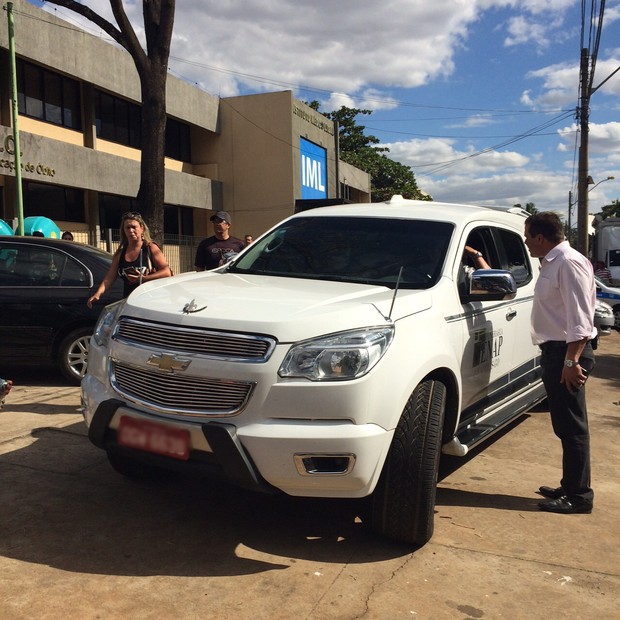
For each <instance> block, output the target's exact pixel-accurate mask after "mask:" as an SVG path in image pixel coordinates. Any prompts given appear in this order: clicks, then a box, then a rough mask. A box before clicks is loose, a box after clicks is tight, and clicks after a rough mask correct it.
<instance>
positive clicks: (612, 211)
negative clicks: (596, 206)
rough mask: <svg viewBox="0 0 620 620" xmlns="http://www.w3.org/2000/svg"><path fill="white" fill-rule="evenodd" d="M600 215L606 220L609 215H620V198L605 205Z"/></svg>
mask: <svg viewBox="0 0 620 620" xmlns="http://www.w3.org/2000/svg"><path fill="white" fill-rule="evenodd" d="M600 215H601V217H602V218H603V219H604V220H606V219H607V218H608V217H620V200H618V199H617V198H616V200H614V201H613V202H612V203H611V204H610V205H605V206H604V207H603V208H602V209H601V212H600Z"/></svg>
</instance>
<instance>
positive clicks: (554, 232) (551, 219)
mask: <svg viewBox="0 0 620 620" xmlns="http://www.w3.org/2000/svg"><path fill="white" fill-rule="evenodd" d="M525 225H526V226H527V227H528V230H529V231H530V235H531V236H532V237H535V236H536V235H542V236H543V237H544V238H545V239H546V240H547V241H551V243H560V242H561V241H564V225H563V224H562V220H560V217H559V215H558V214H557V213H553V212H552V211H544V212H542V213H535V214H534V215H530V216H529V217H528V218H527V219H526V220H525Z"/></svg>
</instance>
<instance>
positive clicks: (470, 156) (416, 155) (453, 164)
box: [380, 138, 529, 175]
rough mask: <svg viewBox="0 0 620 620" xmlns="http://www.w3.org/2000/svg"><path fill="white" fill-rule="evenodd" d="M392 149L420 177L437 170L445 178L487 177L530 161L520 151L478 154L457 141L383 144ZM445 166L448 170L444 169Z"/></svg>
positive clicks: (399, 159)
mask: <svg viewBox="0 0 620 620" xmlns="http://www.w3.org/2000/svg"><path fill="white" fill-rule="evenodd" d="M380 146H382V147H387V148H389V149H390V152H389V153H388V156H389V157H390V158H391V159H394V160H396V161H399V162H401V163H402V164H405V165H406V166H411V167H412V168H413V170H414V172H415V173H416V174H428V173H429V171H437V172H436V174H438V175H443V174H446V172H447V171H450V173H451V174H457V175H458V174H465V173H472V174H476V175H484V174H486V173H489V172H493V171H497V170H506V169H509V168H522V167H524V166H526V165H527V164H528V162H529V158H528V157H526V156H524V155H521V154H520V153H517V152H516V151H489V152H485V153H482V154H477V153H478V151H477V150H476V149H475V148H474V147H473V146H469V147H468V148H467V150H465V151H458V150H456V149H455V148H454V141H453V140H449V139H442V138H430V139H428V140H421V139H414V140H408V141H403V142H392V143H389V144H381V145H380ZM444 166H445V168H444Z"/></svg>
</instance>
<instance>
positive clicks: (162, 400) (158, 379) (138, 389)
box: [110, 360, 255, 418]
mask: <svg viewBox="0 0 620 620" xmlns="http://www.w3.org/2000/svg"><path fill="white" fill-rule="evenodd" d="M110 370H111V372H110V381H111V383H112V387H113V388H114V389H115V390H116V391H117V392H118V393H119V394H120V395H121V396H124V397H125V398H127V399H128V400H130V401H133V402H135V403H138V404H141V405H146V406H147V407H150V408H152V409H154V410H156V411H159V412H161V413H165V414H170V415H178V416H186V417H192V418H196V417H198V418H199V417H205V418H212V417H217V416H230V415H235V414H236V413H239V412H240V411H241V410H242V409H243V408H244V407H245V405H246V404H247V402H248V400H249V398H250V395H251V393H252V390H253V388H254V385H255V384H254V383H252V382H249V381H248V382H244V381H228V380H224V379H210V378H207V377H196V376H192V375H186V374H185V373H175V372H162V371H159V370H150V369H148V368H143V367H140V366H133V365H130V364H125V363H123V362H121V361H119V360H112V362H111V368H110Z"/></svg>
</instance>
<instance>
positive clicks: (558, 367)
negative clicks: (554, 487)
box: [540, 341, 594, 503]
mask: <svg viewBox="0 0 620 620" xmlns="http://www.w3.org/2000/svg"><path fill="white" fill-rule="evenodd" d="M540 348H541V351H542V357H541V367H542V380H543V384H544V386H545V390H546V391H547V401H548V403H549V413H550V414H551V424H552V426H553V432H554V433H555V434H556V436H557V437H558V438H559V439H560V441H561V442H562V480H561V482H560V484H561V485H562V488H563V489H564V490H565V492H566V495H567V496H568V497H569V498H571V499H573V500H577V501H583V502H588V503H592V500H593V499H594V492H593V491H592V488H591V487H590V484H591V481H590V431H589V429H588V412H587V409H586V390H585V385H584V386H582V387H581V388H580V389H579V390H577V391H575V392H571V391H569V390H568V389H567V388H566V386H565V385H564V384H563V383H560V379H561V378H562V370H563V368H564V359H565V358H566V349H567V345H566V343H565V342H555V341H553V342H545V343H544V344H542V345H541V347H540ZM579 365H580V366H581V367H582V368H583V369H584V370H585V371H586V372H587V373H590V371H591V370H592V368H593V367H594V351H593V350H592V345H591V344H590V343H588V344H587V345H586V347H585V348H584V350H583V353H582V354H581V357H580V358H579Z"/></svg>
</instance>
